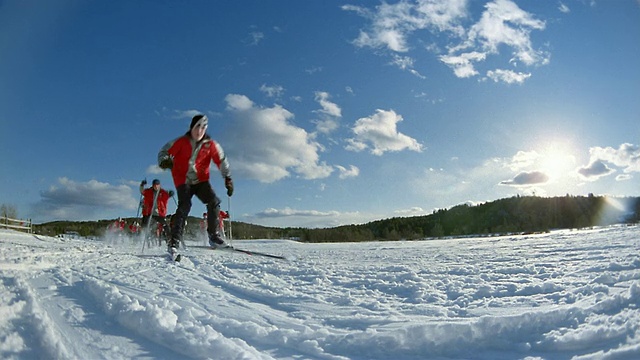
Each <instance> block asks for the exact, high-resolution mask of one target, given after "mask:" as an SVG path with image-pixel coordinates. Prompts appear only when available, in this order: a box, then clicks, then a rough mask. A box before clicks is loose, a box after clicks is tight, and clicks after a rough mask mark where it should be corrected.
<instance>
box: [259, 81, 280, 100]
mask: <svg viewBox="0 0 640 360" xmlns="http://www.w3.org/2000/svg"><path fill="white" fill-rule="evenodd" d="M260 91H262V92H263V93H265V94H266V95H267V96H268V97H275V98H279V97H280V96H282V94H283V93H284V88H283V87H282V86H280V85H273V86H267V84H262V86H260Z"/></svg>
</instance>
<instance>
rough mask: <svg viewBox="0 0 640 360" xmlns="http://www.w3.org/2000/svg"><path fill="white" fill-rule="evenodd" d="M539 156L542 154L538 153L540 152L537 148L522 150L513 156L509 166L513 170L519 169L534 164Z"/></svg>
mask: <svg viewBox="0 0 640 360" xmlns="http://www.w3.org/2000/svg"><path fill="white" fill-rule="evenodd" d="M538 158H540V154H538V152H536V151H535V150H533V151H522V150H520V151H518V152H517V153H516V154H515V155H514V156H513V157H512V158H511V161H510V162H509V163H508V164H507V166H508V167H509V168H511V170H513V171H517V170H520V169H523V168H526V167H529V166H531V165H533V164H534V163H535V161H536V160H537V159H538Z"/></svg>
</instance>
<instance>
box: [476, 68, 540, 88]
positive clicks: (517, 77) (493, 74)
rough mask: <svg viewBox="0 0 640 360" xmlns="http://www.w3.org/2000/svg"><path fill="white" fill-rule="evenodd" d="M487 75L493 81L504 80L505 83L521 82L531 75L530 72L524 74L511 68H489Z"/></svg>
mask: <svg viewBox="0 0 640 360" xmlns="http://www.w3.org/2000/svg"><path fill="white" fill-rule="evenodd" d="M487 77H489V78H490V79H492V80H493V81H495V82H500V81H502V82H504V83H507V84H513V83H517V84H522V83H524V81H525V80H527V79H528V78H530V77H531V74H530V73H529V74H525V73H521V72H515V71H512V70H502V69H496V70H495V71H492V70H489V71H487Z"/></svg>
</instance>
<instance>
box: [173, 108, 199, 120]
mask: <svg viewBox="0 0 640 360" xmlns="http://www.w3.org/2000/svg"><path fill="white" fill-rule="evenodd" d="M173 113H174V115H173V116H172V117H173V118H174V119H191V118H193V117H194V116H196V115H198V114H202V112H201V111H198V110H174V111H173Z"/></svg>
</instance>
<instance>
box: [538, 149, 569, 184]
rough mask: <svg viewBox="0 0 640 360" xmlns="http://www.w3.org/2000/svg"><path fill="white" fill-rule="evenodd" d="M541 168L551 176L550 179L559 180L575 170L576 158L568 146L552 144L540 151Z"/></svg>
mask: <svg viewBox="0 0 640 360" xmlns="http://www.w3.org/2000/svg"><path fill="white" fill-rule="evenodd" d="M539 154H540V157H539V168H540V170H541V171H543V172H544V173H545V174H547V175H548V176H549V180H550V181H556V182H557V181H559V180H560V179H562V178H565V177H566V176H568V175H569V174H571V173H572V172H573V170H574V169H575V167H576V158H575V156H573V155H572V154H571V152H570V151H569V150H568V149H567V148H566V146H561V145H558V144H552V145H548V146H547V147H545V148H544V149H543V150H542V151H540V153H539Z"/></svg>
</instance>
